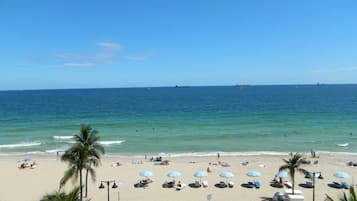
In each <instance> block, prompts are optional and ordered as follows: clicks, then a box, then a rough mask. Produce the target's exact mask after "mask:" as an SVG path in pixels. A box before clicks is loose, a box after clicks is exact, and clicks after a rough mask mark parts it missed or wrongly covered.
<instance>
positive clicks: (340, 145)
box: [337, 143, 349, 147]
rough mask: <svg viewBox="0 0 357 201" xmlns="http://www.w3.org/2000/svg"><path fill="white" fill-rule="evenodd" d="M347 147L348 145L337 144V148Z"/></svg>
mask: <svg viewBox="0 0 357 201" xmlns="http://www.w3.org/2000/svg"><path fill="white" fill-rule="evenodd" d="M348 145H349V144H348V143H341V144H337V146H339V147H347V146H348Z"/></svg>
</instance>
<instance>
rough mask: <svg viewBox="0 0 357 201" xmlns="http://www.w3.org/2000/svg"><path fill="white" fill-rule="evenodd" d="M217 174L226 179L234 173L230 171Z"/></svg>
mask: <svg viewBox="0 0 357 201" xmlns="http://www.w3.org/2000/svg"><path fill="white" fill-rule="evenodd" d="M219 176H220V177H223V178H226V179H228V178H232V177H234V175H233V174H232V173H231V172H222V173H221V174H219Z"/></svg>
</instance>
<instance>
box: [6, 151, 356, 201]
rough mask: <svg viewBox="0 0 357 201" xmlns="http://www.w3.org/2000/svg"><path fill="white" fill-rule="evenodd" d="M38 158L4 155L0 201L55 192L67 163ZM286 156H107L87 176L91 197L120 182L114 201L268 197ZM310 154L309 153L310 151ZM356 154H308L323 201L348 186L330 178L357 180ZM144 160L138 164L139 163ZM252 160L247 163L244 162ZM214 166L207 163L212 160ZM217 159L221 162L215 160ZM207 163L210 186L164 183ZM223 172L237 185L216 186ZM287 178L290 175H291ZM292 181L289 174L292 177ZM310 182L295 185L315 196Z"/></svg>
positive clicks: (28, 200)
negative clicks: (341, 175) (26, 161)
mask: <svg viewBox="0 0 357 201" xmlns="http://www.w3.org/2000/svg"><path fill="white" fill-rule="evenodd" d="M31 157H32V159H33V160H36V162H37V163H38V165H37V167H36V168H35V169H23V170H21V169H18V165H19V163H18V162H17V161H18V160H21V157H20V156H18V157H0V167H1V171H0V178H1V182H0V200H1V201H38V200H39V199H40V198H41V196H42V195H44V194H45V193H51V192H54V191H55V190H57V189H58V184H59V180H60V178H61V177H62V176H63V173H64V171H65V170H66V164H65V163H63V162H61V161H60V160H58V159H56V156H51V157H50V156H46V157H44V156H31ZM283 158H288V155H286V156H268V155H259V156H225V154H224V153H222V154H221V158H220V161H222V162H226V163H228V164H229V165H230V167H222V166H220V165H219V164H218V159H217V157H216V156H210V157H163V159H164V160H169V161H170V163H169V165H155V163H154V162H150V161H148V160H145V159H144V156H143V157H142V158H139V157H131V156H118V157H114V156H113V157H111V156H106V157H104V158H103V159H102V165H101V166H100V167H98V168H96V172H97V179H96V182H94V183H93V182H92V181H91V180H90V181H89V184H90V185H89V196H88V198H91V200H92V201H103V200H107V189H106V188H105V189H99V188H98V186H99V185H100V181H101V180H116V181H117V183H118V185H119V187H118V188H116V189H112V188H111V189H110V200H112V201H116V200H131V201H143V200H148V201H167V200H170V201H183V200H185V201H191V200H192V201H194V200H195V201H198V200H202V201H205V200H208V195H211V200H217V201H218V200H225V201H227V200H246V201H255V200H270V199H271V197H272V196H273V195H274V193H275V192H279V191H281V192H282V191H283V190H284V189H285V188H283V189H281V188H274V187H271V186H270V181H271V180H272V179H273V178H274V174H275V173H277V171H278V168H279V167H280V166H281V165H282V164H283V161H282V159H283ZM307 158H308V156H307ZM354 158H355V156H351V155H327V154H326V155H320V158H318V159H316V158H308V159H310V160H311V161H315V160H318V164H313V163H312V164H311V165H307V166H305V167H304V168H305V169H307V170H309V171H317V172H322V175H323V176H324V179H316V199H315V200H321V201H322V200H324V198H325V195H326V194H329V195H330V196H332V197H334V198H336V197H337V196H338V195H340V194H341V193H342V192H344V191H345V192H347V190H341V189H334V188H331V187H329V186H328V185H327V184H328V183H331V182H332V181H341V179H338V178H336V177H334V176H333V173H334V172H336V171H344V172H347V173H348V174H349V175H350V176H351V178H349V179H343V180H344V181H347V182H349V183H352V182H353V181H354V176H355V175H357V167H353V166H348V165H347V162H348V161H353V159H354ZM117 161H120V163H122V165H121V166H118V167H113V166H112V164H113V163H115V162H117ZM141 161H142V162H143V163H142V164H140V163H139V164H138V163H137V162H141ZM246 161H248V164H247V165H243V164H242V163H244V162H246ZM210 162H211V165H210V166H209V163H210ZM216 164H217V165H216ZM207 167H210V169H211V170H212V172H211V173H208V175H207V176H206V177H204V178H203V179H202V180H205V181H208V184H209V185H208V187H206V188H197V189H195V188H190V187H188V186H186V187H185V188H184V189H182V190H181V191H176V190H175V189H174V188H171V189H170V188H169V189H168V188H162V184H163V183H164V182H165V181H170V180H172V179H171V178H168V177H167V173H168V172H170V171H174V170H175V171H179V172H180V173H181V174H182V175H181V176H180V178H177V179H176V181H178V180H180V181H181V182H182V183H185V184H189V183H192V182H194V181H195V180H199V178H195V177H194V176H193V174H194V173H195V172H196V171H206V169H207ZM142 170H150V171H151V172H152V173H153V176H152V177H151V179H152V180H154V182H153V183H151V184H149V186H148V187H147V188H134V184H135V183H136V182H137V181H139V180H140V179H142V177H141V176H139V172H140V171H142ZM251 170H255V171H258V172H260V173H261V176H260V177H257V178H251V177H248V176H247V175H246V173H247V172H248V171H251ZM223 171H229V172H232V173H233V174H234V177H233V178H231V179H228V181H233V182H234V184H235V186H234V187H233V188H223V189H220V188H217V187H215V186H214V184H216V183H218V182H219V181H227V179H225V178H222V177H220V176H219V174H220V173H221V172H223ZM288 179H289V178H288ZM253 180H257V181H259V182H260V183H261V187H260V189H255V188H252V189H248V188H244V187H242V186H241V184H243V183H246V182H248V181H253ZM289 180H290V179H289ZM306 181H309V180H307V179H305V178H304V175H301V174H299V173H297V174H296V187H295V189H300V190H301V191H302V192H303V195H304V197H305V200H312V192H313V191H312V189H308V188H303V187H300V186H299V185H298V184H301V183H305V182H306ZM71 187H72V183H71V182H70V181H69V182H68V184H67V185H66V188H65V189H66V190H69V189H71Z"/></svg>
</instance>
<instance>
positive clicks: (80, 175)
mask: <svg viewBox="0 0 357 201" xmlns="http://www.w3.org/2000/svg"><path fill="white" fill-rule="evenodd" d="M79 189H80V192H81V201H82V200H83V188H82V169H80V170H79Z"/></svg>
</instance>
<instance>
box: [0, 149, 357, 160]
mask: <svg viewBox="0 0 357 201" xmlns="http://www.w3.org/2000/svg"><path fill="white" fill-rule="evenodd" d="M293 152H294V151H293ZM315 152H316V153H317V154H318V155H325V156H357V153H356V152H342V151H341V152H330V151H319V150H315ZM61 153H63V151H60V152H59V155H61ZM217 153H220V154H221V155H222V156H226V157H244V156H247V157H249V156H258V157H260V156H288V155H289V153H290V152H288V151H287V152H277V151H243V152H224V151H212V152H171V153H164V152H161V153H149V152H148V153H106V154H105V155H103V156H104V157H105V158H106V157H108V158H112V157H130V158H143V157H145V155H146V156H163V157H168V158H181V157H215V156H217ZM299 153H301V154H303V156H304V157H310V156H311V152H299ZM21 156H35V157H44V158H51V157H57V153H56V152H27V153H17V152H16V153H1V152H0V158H6V157H11V158H12V157H21Z"/></svg>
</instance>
